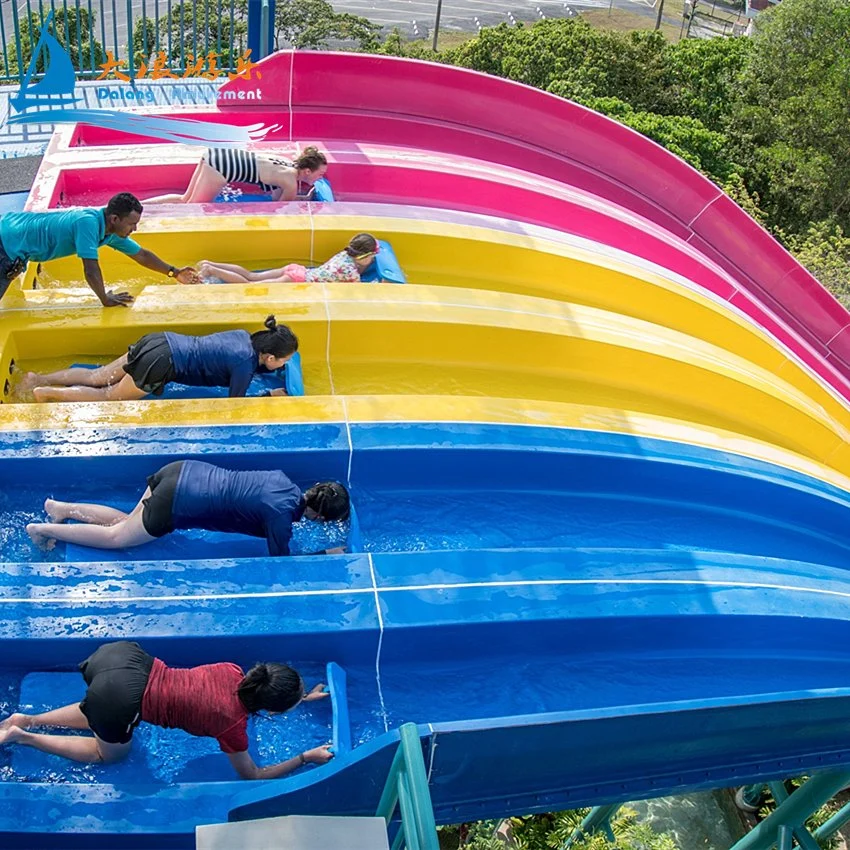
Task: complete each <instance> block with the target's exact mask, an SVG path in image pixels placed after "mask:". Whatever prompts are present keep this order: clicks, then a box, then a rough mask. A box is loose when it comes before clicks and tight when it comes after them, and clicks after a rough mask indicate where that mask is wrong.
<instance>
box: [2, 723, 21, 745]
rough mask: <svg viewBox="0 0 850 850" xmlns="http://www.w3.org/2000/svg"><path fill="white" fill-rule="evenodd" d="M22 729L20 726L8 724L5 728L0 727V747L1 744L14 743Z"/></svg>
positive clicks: (19, 737)
mask: <svg viewBox="0 0 850 850" xmlns="http://www.w3.org/2000/svg"><path fill="white" fill-rule="evenodd" d="M23 734H24V730H23V729H21V727H20V726H9V727H7V728H6V729H0V747H2V746H3V744H14V743H16V742H17V741H19V740H20V739H21V736H22V735H23Z"/></svg>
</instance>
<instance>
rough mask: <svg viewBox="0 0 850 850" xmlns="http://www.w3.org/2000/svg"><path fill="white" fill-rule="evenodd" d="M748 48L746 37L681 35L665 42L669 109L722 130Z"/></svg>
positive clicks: (744, 63)
mask: <svg viewBox="0 0 850 850" xmlns="http://www.w3.org/2000/svg"><path fill="white" fill-rule="evenodd" d="M751 47H752V42H751V40H750V39H748V38H685V39H682V40H681V41H680V42H678V43H676V44H671V45H669V46H668V47H667V50H666V57H665V58H666V61H667V63H668V65H669V73H670V85H671V87H672V92H671V95H672V97H671V99H670V100H671V102H672V111H674V112H675V114H677V115H683V116H687V117H688V118H696V119H697V120H698V121H701V122H702V123H703V124H704V125H705V126H706V127H708V128H709V129H710V130H717V131H719V132H725V131H726V130H727V129H728V127H729V123H730V121H731V118H732V105H733V103H734V101H735V99H736V97H737V92H738V88H739V86H740V84H741V77H742V74H743V71H744V67H745V65H746V62H747V59H748V57H749V54H750V49H751Z"/></svg>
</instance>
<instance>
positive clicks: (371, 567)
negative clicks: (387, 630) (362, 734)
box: [366, 553, 390, 732]
mask: <svg viewBox="0 0 850 850" xmlns="http://www.w3.org/2000/svg"><path fill="white" fill-rule="evenodd" d="M366 557H367V559H368V560H369V575H370V576H371V577H372V592H373V593H374V594H375V612H376V613H377V615H378V648H377V651H376V652H375V684H376V685H377V686H378V700H379V701H380V704H381V717H382V718H383V721H384V731H385V732H389V731H390V721H389V716H388V715H387V707H386V704H385V703H384V688H383V685H382V684H381V650H382V649H383V647H384V615H383V614H382V613H381V598H380V596H378V579H377V577H376V575H375V562H374V561H373V560H372V554H371V553H369V554H367V555H366Z"/></svg>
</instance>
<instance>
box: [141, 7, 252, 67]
mask: <svg viewBox="0 0 850 850" xmlns="http://www.w3.org/2000/svg"><path fill="white" fill-rule="evenodd" d="M219 11H220V14H219ZM247 15H248V12H247V0H237V3H236V4H235V6H234V15H232V16H231V14H230V4H229V3H227V4H226V5H225V4H221V9H220V10H219V6H218V4H217V3H213V2H210V3H206V4H203V3H200V2H198V3H193V2H191V0H186V2H183V3H177V4H176V5H174V6H172V7H171V9H170V11H167V12H166V13H165V14H163V15H161V16H160V17H159V19H158V20H154V19H151V18H137V19H136V20H135V21H134V23H133V59H134V62H135V65H136V67H137V68H138V67H139V66H140V65H141V63H142V62H145V63H150V58H151V56H153V55H154V54H155V53H157V52H159V51H162V52H163V53H165V55H166V58H167V59H168V62H169V67H171V68H172V69H180V70H182V69H183V68H184V66H185V65H186V63H188V62H190V61H191V58H195V59H200V58H202V57H204V58H205V57H206V56H207V54H208V53H210V52H211V53H214V54H216V55H217V56H218V66H219V67H220V68H233V67H234V66H235V65H236V59H237V57H239V56H241V55H242V53H243V52H244V51H245V50H246V49H247V47H248V43H247V42H248V19H247ZM157 48H158V49H157Z"/></svg>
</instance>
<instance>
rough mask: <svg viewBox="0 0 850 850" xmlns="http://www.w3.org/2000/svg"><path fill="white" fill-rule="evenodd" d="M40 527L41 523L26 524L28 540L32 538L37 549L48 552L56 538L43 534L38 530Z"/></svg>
mask: <svg viewBox="0 0 850 850" xmlns="http://www.w3.org/2000/svg"><path fill="white" fill-rule="evenodd" d="M40 528H41V523H38V522H31V523H30V524H29V525H28V526H27V534H29V536H30V540H32V542H33V543H35V545H36V546H38V548H39V549H43V550H44V551H45V552H49V551H50V550H51V549H52V548H53V547H54V546H55V545H56V539H55V538H53V537H48V536H47V535H46V534H43V533H42V532H41V531H39V529H40Z"/></svg>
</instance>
